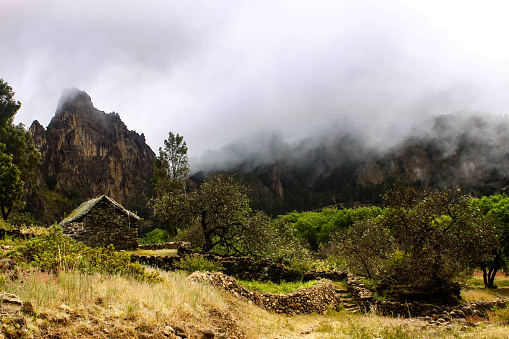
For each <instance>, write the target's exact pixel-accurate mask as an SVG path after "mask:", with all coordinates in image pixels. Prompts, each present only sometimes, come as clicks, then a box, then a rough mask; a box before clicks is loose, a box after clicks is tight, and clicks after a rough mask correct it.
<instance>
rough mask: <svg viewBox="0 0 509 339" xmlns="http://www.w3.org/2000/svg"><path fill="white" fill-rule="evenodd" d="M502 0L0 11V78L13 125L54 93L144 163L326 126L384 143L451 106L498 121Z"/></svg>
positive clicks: (504, 46) (69, 4)
mask: <svg viewBox="0 0 509 339" xmlns="http://www.w3.org/2000/svg"><path fill="white" fill-rule="evenodd" d="M508 13H509V4H507V2H506V1H502V0H500V1H491V0H483V1H478V0H476V1H468V0H463V1H447V0H440V1H438V0H427V1H415V0H408V1H389V0H374V1H352V0H348V1H342V0H331V1H325V0H324V1H321V0H314V1H300V0H286V1H278V0H270V1H268V0H267V1H266V0H251V1H242V0H235V1H217V0H214V1H205V0H203V1H193V0H185V1H183V0H178V1H177V0H174V1H173V0H166V1H162V0H160V1H156V0H151V1H130V0H121V1H120V0H108V1H104V0H86V1H81V0H73V1H69V0H46V1H41V0H1V5H0V77H2V78H4V80H5V81H7V82H8V83H9V84H10V85H11V86H12V87H13V89H14V91H15V92H16V95H15V98H16V99H17V100H19V101H21V102H22V108H21V109H20V111H19V113H18V115H17V116H16V122H23V123H24V124H25V125H27V126H30V124H31V123H32V121H33V120H35V119H37V120H39V122H40V123H41V124H42V125H43V126H47V125H48V123H49V121H50V119H51V117H52V116H53V114H54V111H55V109H56V107H57V103H58V99H59V97H60V95H61V93H62V90H63V89H64V88H69V87H77V88H79V89H81V90H84V91H86V92H87V93H88V94H89V95H90V96H91V97H92V101H93V103H94V105H95V107H96V108H98V109H99V110H102V111H105V112H108V113H109V112H112V111H115V112H118V113H119V114H120V116H121V118H122V120H123V121H124V122H125V123H126V125H127V127H128V128H129V129H131V130H136V131H137V132H138V133H142V132H143V133H145V136H146V138H147V141H148V143H149V144H150V146H151V147H152V148H153V149H154V151H156V150H157V149H158V147H159V146H161V145H162V142H163V140H164V139H165V138H166V137H167V135H168V132H169V131H173V132H175V133H179V134H181V135H183V136H184V138H185V140H186V141H187V143H188V146H189V152H190V155H192V156H199V155H200V154H202V152H203V151H205V150H207V149H218V148H220V147H222V146H223V145H224V144H226V143H229V142H232V141H234V140H236V139H238V138H241V137H242V136H245V135H250V134H253V133H254V132H256V131H258V130H262V129H275V130H280V131H281V132H282V133H283V135H284V137H285V138H287V139H288V140H295V139H299V138H301V137H304V136H306V134H308V133H309V132H311V131H315V129H316V128H318V127H320V126H325V125H329V124H330V121H331V120H335V121H336V124H337V123H338V121H339V124H341V123H345V124H346V123H348V124H353V125H356V126H361V127H362V128H365V129H367V130H370V131H373V132H372V133H373V134H377V135H379V136H381V138H382V140H383V138H385V137H389V136H390V135H394V134H397V133H400V132H401V131H405V130H406V129H407V128H408V126H410V125H411V124H414V123H417V124H419V122H420V121H422V119H425V118H426V117H429V116H432V115H434V114H446V113H451V112H454V111H457V110H460V109H462V108H464V107H469V108H470V109H472V110H480V111H485V112H489V113H492V114H509V109H508V107H509V44H508V43H507V34H508V32H509V20H508V19H507V15H508Z"/></svg>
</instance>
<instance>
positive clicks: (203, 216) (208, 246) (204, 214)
mask: <svg viewBox="0 0 509 339" xmlns="http://www.w3.org/2000/svg"><path fill="white" fill-rule="evenodd" d="M201 228H202V230H203V237H204V238H205V244H204V245H203V250H204V251H206V252H209V251H210V250H211V249H212V247H213V246H214V245H213V244H212V237H211V236H210V232H208V231H207V212H206V211H203V212H201Z"/></svg>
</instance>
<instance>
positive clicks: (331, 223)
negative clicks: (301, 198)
mask: <svg viewBox="0 0 509 339" xmlns="http://www.w3.org/2000/svg"><path fill="white" fill-rule="evenodd" d="M381 213H382V209H381V208H378V207H360V208H357V209H342V210H339V209H332V208H326V209H324V210H322V211H320V212H301V213H299V212H291V213H288V214H285V215H282V216H279V217H277V218H276V220H277V221H279V222H282V223H284V224H285V225H286V227H290V228H292V229H293V230H294V232H295V236H297V237H298V238H302V239H305V240H306V241H307V242H308V243H309V245H310V246H311V248H312V249H313V250H315V251H316V250H318V248H319V246H320V245H321V244H326V243H328V242H329V241H330V237H331V235H332V234H333V233H335V232H337V231H339V230H344V229H347V228H348V227H350V226H351V225H353V223H354V221H356V220H364V219H370V218H374V217H376V216H378V215H380V214H381Z"/></svg>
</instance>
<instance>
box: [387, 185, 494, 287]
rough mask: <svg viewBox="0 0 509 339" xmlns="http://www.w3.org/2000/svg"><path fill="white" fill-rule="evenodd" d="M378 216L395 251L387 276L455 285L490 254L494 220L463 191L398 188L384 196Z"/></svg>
mask: <svg viewBox="0 0 509 339" xmlns="http://www.w3.org/2000/svg"><path fill="white" fill-rule="evenodd" d="M384 201H385V204H386V209H385V213H384V216H383V217H382V218H380V220H381V221H382V222H383V223H384V226H385V228H387V229H388V230H390V233H391V236H392V238H393V239H394V245H393V246H394V250H393V253H391V255H390V256H388V261H387V264H388V267H386V269H385V277H384V279H385V280H386V281H387V282H389V283H391V284H410V285H413V286H416V287H418V288H422V289H426V288H429V289H433V288H440V287H441V286H451V284H452V283H453V282H454V281H455V280H456V279H458V278H459V277H460V276H461V275H462V274H463V273H464V272H465V271H466V270H468V269H470V268H472V267H473V265H474V264H477V263H478V262H479V261H484V260H486V259H487V258H489V257H490V256H491V253H490V252H491V248H492V246H493V244H495V243H496V242H497V239H496V233H495V224H494V223H493V221H492V219H491V218H487V217H485V216H484V215H483V214H482V213H481V211H480V210H479V209H475V208H472V206H471V204H470V202H469V199H468V197H466V196H465V195H463V194H462V192H461V190H458V189H451V190H443V191H440V190H436V191H432V192H428V191H422V190H418V189H415V188H408V187H407V188H396V189H393V190H391V191H389V192H388V193H386V195H385V196H384Z"/></svg>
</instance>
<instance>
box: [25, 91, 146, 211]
mask: <svg viewBox="0 0 509 339" xmlns="http://www.w3.org/2000/svg"><path fill="white" fill-rule="evenodd" d="M30 131H31V133H32V137H33V140H34V144H35V146H36V147H37V148H38V149H39V151H40V152H41V156H42V164H41V166H40V175H39V177H38V179H37V180H36V182H35V183H34V184H33V185H32V189H31V193H32V194H31V199H29V204H31V205H32V206H31V207H32V209H33V210H34V211H35V212H36V214H38V216H39V217H41V216H43V215H44V216H46V217H47V218H50V219H51V218H57V219H58V218H61V217H62V215H61V214H62V213H63V212H69V211H68V209H70V208H72V207H74V206H72V205H76V203H77V202H78V201H81V200H85V199H88V198H92V197H96V196H98V195H102V194H105V195H108V196H110V197H112V198H113V199H115V200H116V201H118V202H120V203H121V204H123V205H124V206H125V207H126V208H128V209H130V210H133V211H138V212H139V213H140V212H141V213H142V214H143V211H144V210H146V203H147V200H148V199H149V198H150V197H151V179H152V174H153V165H154V160H155V154H154V152H153V151H152V150H151V148H150V147H149V146H148V145H147V144H146V142H145V137H144V135H143V134H141V135H139V134H138V133H136V132H135V131H130V130H128V129H127V127H126V125H125V124H124V123H123V122H122V120H121V119H120V116H119V115H118V114H117V113H115V112H113V113H109V114H107V113H105V112H102V111H99V110H98V109H96V108H95V107H94V106H93V104H92V100H91V98H90V96H89V95H88V94H87V93H85V92H83V91H80V90H77V89H70V90H65V91H64V93H63V95H62V97H61V99H60V102H59V104H58V108H57V110H56V112H55V116H54V117H53V118H52V120H51V122H50V123H49V125H48V126H47V128H46V129H45V128H44V127H43V126H41V124H40V123H39V122H38V121H37V120H36V121H34V122H33V123H32V125H31V127H30ZM62 199H63V200H66V199H67V201H64V202H67V203H64V204H60V205H61V206H60V208H58V207H56V208H53V210H51V209H52V208H51V206H50V205H51V200H53V203H55V201H54V200H56V203H57V204H58V201H61V200H62ZM69 201H71V202H69ZM53 207H55V206H53ZM55 214H57V215H55ZM47 218H46V219H47ZM43 219H44V218H43ZM55 221H56V220H55Z"/></svg>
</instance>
